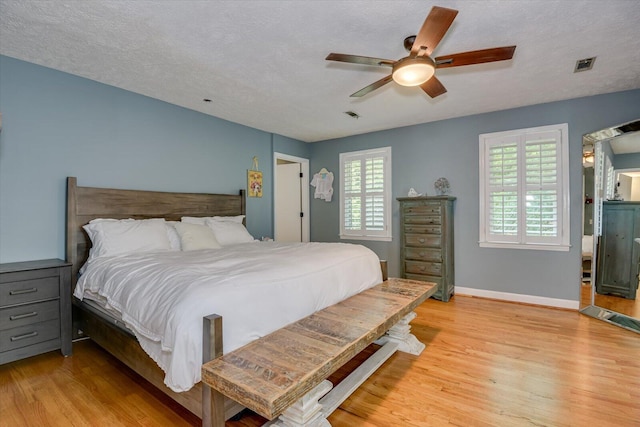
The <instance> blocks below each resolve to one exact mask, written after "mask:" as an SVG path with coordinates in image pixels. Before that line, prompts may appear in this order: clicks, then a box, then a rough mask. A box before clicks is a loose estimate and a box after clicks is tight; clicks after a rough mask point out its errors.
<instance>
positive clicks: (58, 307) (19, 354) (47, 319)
mask: <svg viewBox="0 0 640 427" xmlns="http://www.w3.org/2000/svg"><path fill="white" fill-rule="evenodd" d="M70 281H71V264H68V263H66V262H64V261H62V260H59V259H48V260H41V261H26V262H14V263H8V264H0V364H3V363H8V362H13V361H14V360H18V359H23V358H25V357H29V356H34V355H36V354H40V353H45V352H47V351H51V350H56V349H60V350H61V351H62V354H63V355H65V356H68V355H70V354H71V284H70Z"/></svg>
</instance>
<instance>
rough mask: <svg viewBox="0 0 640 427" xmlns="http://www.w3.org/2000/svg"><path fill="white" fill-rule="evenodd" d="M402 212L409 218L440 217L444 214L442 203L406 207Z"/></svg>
mask: <svg viewBox="0 0 640 427" xmlns="http://www.w3.org/2000/svg"><path fill="white" fill-rule="evenodd" d="M402 212H403V213H404V214H405V215H407V216H412V215H419V216H440V215H441V214H442V206H441V205H440V203H438V202H436V203H425V204H420V205H410V204H408V205H406V206H404V208H403V210H402Z"/></svg>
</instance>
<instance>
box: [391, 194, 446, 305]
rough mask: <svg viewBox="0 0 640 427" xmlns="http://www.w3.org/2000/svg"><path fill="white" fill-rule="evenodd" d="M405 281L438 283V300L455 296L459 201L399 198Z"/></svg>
mask: <svg viewBox="0 0 640 427" xmlns="http://www.w3.org/2000/svg"><path fill="white" fill-rule="evenodd" d="M397 200H398V201H399V202H400V236H401V237H400V245H401V246H400V265H401V269H402V277H404V278H407V279H414V280H422V281H427V282H435V283H437V284H438V290H437V292H436V293H435V294H434V296H433V297H434V298H437V299H439V300H442V301H449V298H450V297H451V295H453V293H454V284H455V275H454V262H453V205H454V201H455V200H456V198H455V197H449V196H431V197H429V196H425V197H399V198H398V199H397Z"/></svg>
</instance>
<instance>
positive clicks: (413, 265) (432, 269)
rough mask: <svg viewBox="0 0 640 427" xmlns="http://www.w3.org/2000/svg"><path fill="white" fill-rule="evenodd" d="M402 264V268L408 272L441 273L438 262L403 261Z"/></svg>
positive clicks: (439, 274)
mask: <svg viewBox="0 0 640 427" xmlns="http://www.w3.org/2000/svg"><path fill="white" fill-rule="evenodd" d="M404 264H405V266H404V269H405V271H406V272H407V273H409V274H425V275H429V276H441V275H442V263H439V262H422V261H405V263H404Z"/></svg>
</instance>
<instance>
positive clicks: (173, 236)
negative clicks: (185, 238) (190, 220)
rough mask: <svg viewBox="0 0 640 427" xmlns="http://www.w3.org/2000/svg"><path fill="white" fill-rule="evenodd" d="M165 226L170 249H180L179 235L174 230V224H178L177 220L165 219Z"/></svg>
mask: <svg viewBox="0 0 640 427" xmlns="http://www.w3.org/2000/svg"><path fill="white" fill-rule="evenodd" d="M165 224H166V226H167V237H169V245H170V246H171V250H172V251H179V250H180V248H181V247H180V235H179V234H178V231H177V230H176V227H175V225H176V224H178V221H167V222H165Z"/></svg>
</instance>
